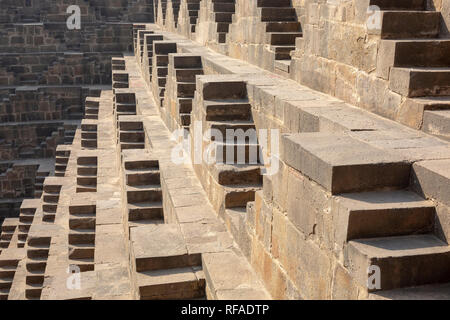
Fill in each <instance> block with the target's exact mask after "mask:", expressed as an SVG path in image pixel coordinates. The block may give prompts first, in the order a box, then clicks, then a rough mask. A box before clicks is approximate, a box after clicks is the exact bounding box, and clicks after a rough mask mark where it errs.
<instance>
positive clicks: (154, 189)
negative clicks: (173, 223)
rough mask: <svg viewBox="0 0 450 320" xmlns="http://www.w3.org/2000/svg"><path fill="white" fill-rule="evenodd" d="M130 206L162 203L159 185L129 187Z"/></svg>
mask: <svg viewBox="0 0 450 320" xmlns="http://www.w3.org/2000/svg"><path fill="white" fill-rule="evenodd" d="M127 200H128V203H129V204H135V203H143V202H160V201H162V190H161V187H160V186H159V185H143V186H127Z"/></svg>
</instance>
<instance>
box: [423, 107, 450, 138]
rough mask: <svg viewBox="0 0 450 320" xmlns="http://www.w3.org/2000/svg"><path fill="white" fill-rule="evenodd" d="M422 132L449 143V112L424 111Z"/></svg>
mask: <svg viewBox="0 0 450 320" xmlns="http://www.w3.org/2000/svg"><path fill="white" fill-rule="evenodd" d="M422 130H423V131H425V132H427V133H429V134H432V135H435V136H437V137H440V138H442V139H444V140H448V141H450V110H442V111H425V112H424V114H423V124H422Z"/></svg>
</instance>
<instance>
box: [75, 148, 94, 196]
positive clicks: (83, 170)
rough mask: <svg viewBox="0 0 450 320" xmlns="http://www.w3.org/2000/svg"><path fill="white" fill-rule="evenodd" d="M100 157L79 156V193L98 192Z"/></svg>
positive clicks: (77, 189)
mask: <svg viewBox="0 0 450 320" xmlns="http://www.w3.org/2000/svg"><path fill="white" fill-rule="evenodd" d="M97 168H98V158H97V157H95V156H79V157H78V158H77V188H76V191H77V193H84V192H97Z"/></svg>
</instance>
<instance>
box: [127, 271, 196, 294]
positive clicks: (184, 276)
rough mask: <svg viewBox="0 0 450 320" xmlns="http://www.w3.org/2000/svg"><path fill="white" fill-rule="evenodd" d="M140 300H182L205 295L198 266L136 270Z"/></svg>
mask: <svg viewBox="0 0 450 320" xmlns="http://www.w3.org/2000/svg"><path fill="white" fill-rule="evenodd" d="M136 283H137V286H138V288H139V296H140V299H141V300H165V299H170V300H172V299H174V300H184V299H200V298H204V297H205V277H204V275H203V272H202V271H201V268H200V267H197V268H178V269H170V270H156V271H147V272H138V273H137V277H136Z"/></svg>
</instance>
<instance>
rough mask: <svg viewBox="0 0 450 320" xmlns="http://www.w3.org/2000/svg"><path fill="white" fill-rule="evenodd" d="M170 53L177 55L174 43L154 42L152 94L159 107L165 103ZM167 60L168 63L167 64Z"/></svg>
mask: <svg viewBox="0 0 450 320" xmlns="http://www.w3.org/2000/svg"><path fill="white" fill-rule="evenodd" d="M170 53H177V44H176V42H173V41H154V42H153V63H152V65H153V69H152V72H153V74H152V80H151V81H152V92H153V96H154V97H156V99H157V102H158V103H159V106H160V107H162V106H163V103H164V94H165V91H166V82H167V81H166V78H167V74H168V64H169V61H168V58H166V57H168V56H169V54H170ZM166 59H167V62H165V61H166ZM158 98H159V99H158Z"/></svg>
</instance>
